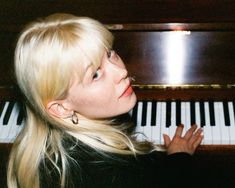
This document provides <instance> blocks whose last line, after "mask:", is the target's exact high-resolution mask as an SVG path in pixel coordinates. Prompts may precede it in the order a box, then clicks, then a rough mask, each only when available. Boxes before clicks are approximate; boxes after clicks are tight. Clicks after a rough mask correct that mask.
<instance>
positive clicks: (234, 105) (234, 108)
mask: <svg viewBox="0 0 235 188" xmlns="http://www.w3.org/2000/svg"><path fill="white" fill-rule="evenodd" d="M232 103H233V114H234V118H235V101H233V102H232ZM234 121H235V119H234Z"/></svg>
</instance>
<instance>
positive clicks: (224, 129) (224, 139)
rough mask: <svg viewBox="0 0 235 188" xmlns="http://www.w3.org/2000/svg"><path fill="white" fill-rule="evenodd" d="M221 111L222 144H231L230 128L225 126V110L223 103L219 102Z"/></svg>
mask: <svg viewBox="0 0 235 188" xmlns="http://www.w3.org/2000/svg"><path fill="white" fill-rule="evenodd" d="M219 110H220V115H219V118H220V127H221V129H220V131H221V138H222V140H221V144H229V140H230V136H229V126H226V125H225V120H224V108H223V102H219Z"/></svg>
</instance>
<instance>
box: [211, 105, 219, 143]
mask: <svg viewBox="0 0 235 188" xmlns="http://www.w3.org/2000/svg"><path fill="white" fill-rule="evenodd" d="M214 109H215V126H211V130H212V138H213V141H212V143H213V144H221V142H222V135H221V125H220V117H219V116H220V109H219V103H218V102H214Z"/></svg>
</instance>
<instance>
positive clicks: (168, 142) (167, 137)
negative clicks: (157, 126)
mask: <svg viewBox="0 0 235 188" xmlns="http://www.w3.org/2000/svg"><path fill="white" fill-rule="evenodd" d="M163 140H164V144H165V146H166V147H167V148H168V146H169V145H170V143H171V139H170V137H169V136H168V135H166V134H163Z"/></svg>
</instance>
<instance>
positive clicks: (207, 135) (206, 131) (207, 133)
mask: <svg viewBox="0 0 235 188" xmlns="http://www.w3.org/2000/svg"><path fill="white" fill-rule="evenodd" d="M204 108H205V126H204V127H203V135H204V139H203V140H204V144H212V130H211V126H210V112H209V103H208V102H204Z"/></svg>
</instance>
